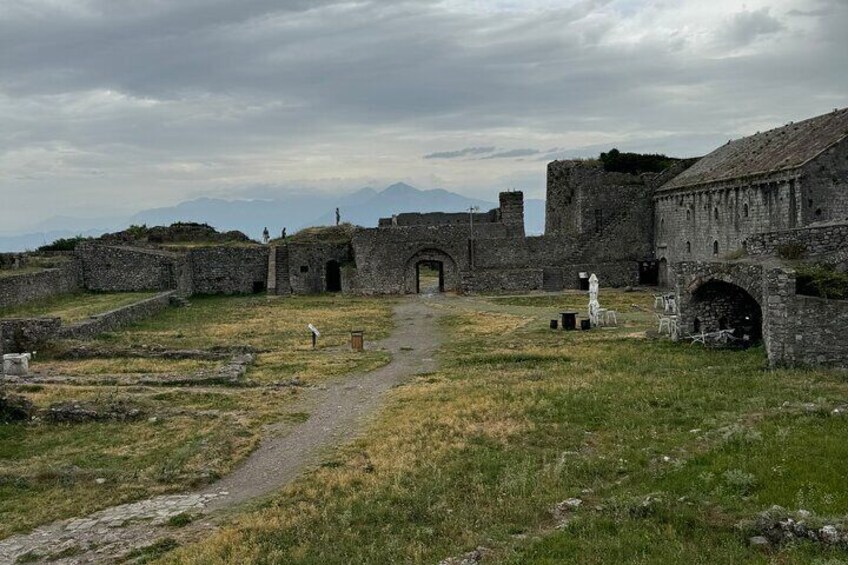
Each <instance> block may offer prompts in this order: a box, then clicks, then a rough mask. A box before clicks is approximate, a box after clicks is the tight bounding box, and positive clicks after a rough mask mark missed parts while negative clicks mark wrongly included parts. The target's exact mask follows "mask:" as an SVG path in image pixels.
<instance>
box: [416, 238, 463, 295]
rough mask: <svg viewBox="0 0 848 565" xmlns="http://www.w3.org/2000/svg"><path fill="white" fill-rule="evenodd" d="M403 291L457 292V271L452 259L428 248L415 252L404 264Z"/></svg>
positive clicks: (442, 252) (441, 252)
mask: <svg viewBox="0 0 848 565" xmlns="http://www.w3.org/2000/svg"><path fill="white" fill-rule="evenodd" d="M404 273H405V275H404V279H405V280H404V286H405V291H406V292H407V293H409V294H412V293H419V292H456V291H458V290H459V270H458V269H457V266H456V261H454V260H453V257H451V256H450V255H448V254H447V253H445V252H444V251H442V250H440V249H435V248H428V249H422V250H420V251H418V252H416V253H415V254H414V255H413V256H412V257H410V258H409V259H408V260H407V262H406V267H405V270H404Z"/></svg>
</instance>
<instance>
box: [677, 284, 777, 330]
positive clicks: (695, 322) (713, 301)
mask: <svg viewBox="0 0 848 565" xmlns="http://www.w3.org/2000/svg"><path fill="white" fill-rule="evenodd" d="M689 306H690V309H691V310H690V314H689V318H690V319H691V325H692V327H691V328H687V329H688V330H689V331H691V332H693V333H699V332H715V331H718V330H733V335H734V336H735V337H737V338H739V339H742V340H744V341H746V342H747V343H748V344H750V345H754V344H757V343H759V342H761V341H762V339H763V312H762V308H761V307H760V304H759V303H758V302H757V300H756V299H755V298H754V297H753V296H751V295H750V294H749V293H748V292H747V291H746V290H745V289H743V288H742V287H740V286H737V285H735V284H733V283H729V282H725V281H721V280H715V279H713V280H709V281H707V282H705V283H704V284H702V285H701V286H699V287H698V288H697V289H695V291H694V292H693V293H692V297H691V299H690V301H689Z"/></svg>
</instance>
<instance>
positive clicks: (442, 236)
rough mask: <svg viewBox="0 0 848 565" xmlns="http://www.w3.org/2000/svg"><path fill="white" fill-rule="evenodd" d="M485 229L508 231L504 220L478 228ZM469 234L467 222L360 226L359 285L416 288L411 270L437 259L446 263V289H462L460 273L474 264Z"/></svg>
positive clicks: (368, 289) (372, 290) (374, 289)
mask: <svg viewBox="0 0 848 565" xmlns="http://www.w3.org/2000/svg"><path fill="white" fill-rule="evenodd" d="M482 232H485V233H488V234H491V233H497V234H500V235H501V236H502V237H503V236H504V235H505V230H503V226H501V225H500V224H483V225H481V226H479V229H478V230H477V233H482ZM468 235H469V228H468V226H467V225H464V226H461V227H458V226H415V227H406V228H402V227H394V228H374V229H362V230H357V231H356V233H355V234H354V236H353V242H352V244H353V251H354V256H355V257H356V271H357V274H356V276H357V281H358V287H359V289H360V291H361V292H363V293H365V294H404V293H406V292H415V288H414V282H413V283H410V280H409V279H410V273H411V271H412V270H413V269H414V268H415V264H416V263H417V262H418V261H420V260H430V259H433V260H439V261H443V262H444V263H445V269H446V279H450V282H448V281H447V280H446V289H447V290H459V288H458V287H459V278H458V273H459V272H460V271H463V270H468V268H469V266H470V252H469V244H468ZM433 251H437V252H438V254H434V253H432V252H433ZM436 256H437V257H436ZM410 284H412V287H411V288H410Z"/></svg>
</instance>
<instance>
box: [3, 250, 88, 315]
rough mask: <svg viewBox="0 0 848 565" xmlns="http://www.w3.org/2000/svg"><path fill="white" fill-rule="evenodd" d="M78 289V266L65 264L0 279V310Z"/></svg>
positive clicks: (73, 262) (77, 264)
mask: <svg viewBox="0 0 848 565" xmlns="http://www.w3.org/2000/svg"><path fill="white" fill-rule="evenodd" d="M79 289H80V266H79V263H78V262H76V261H74V260H72V261H68V262H67V264H62V265H59V266H58V267H56V268H53V269H46V270H44V271H39V272H36V273H23V274H20V275H9V276H4V277H0V308H8V307H11V306H18V305H21V304H26V303H27V302H32V301H33V300H39V299H42V298H49V297H51V296H56V295H59V294H67V293H70V292H76V291H77V290H79Z"/></svg>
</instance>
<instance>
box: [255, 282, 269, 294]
mask: <svg viewBox="0 0 848 565" xmlns="http://www.w3.org/2000/svg"><path fill="white" fill-rule="evenodd" d="M266 286H267V283H266V282H265V281H253V294H259V293H260V292H263V291H265V290H268V289H267V288H266Z"/></svg>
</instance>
